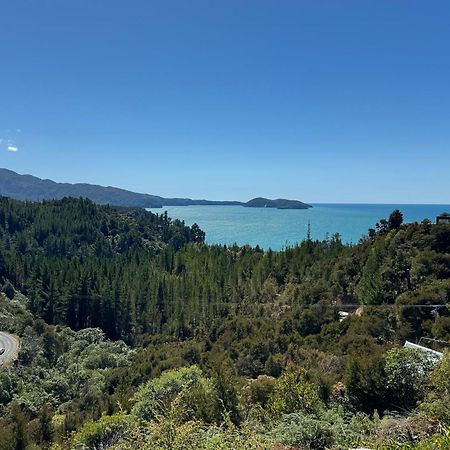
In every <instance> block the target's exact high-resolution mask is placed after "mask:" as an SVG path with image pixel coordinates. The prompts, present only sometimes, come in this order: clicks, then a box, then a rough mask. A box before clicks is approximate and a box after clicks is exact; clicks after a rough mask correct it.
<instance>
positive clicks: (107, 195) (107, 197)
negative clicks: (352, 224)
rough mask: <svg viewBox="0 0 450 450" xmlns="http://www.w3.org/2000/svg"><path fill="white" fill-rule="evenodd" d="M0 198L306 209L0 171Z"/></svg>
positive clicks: (281, 203)
mask: <svg viewBox="0 0 450 450" xmlns="http://www.w3.org/2000/svg"><path fill="white" fill-rule="evenodd" d="M0 195H3V196H5V197H10V198H14V199H16V200H28V201H34V202H38V201H42V200H58V199H61V198H64V197H74V198H79V197H84V198H88V199H90V200H92V201H93V202H95V203H98V204H100V205H104V204H109V205H112V206H129V207H141V208H162V207H163V206H189V205H228V206H231V205H233V206H237V205H242V206H253V207H270V208H280V209H281V208H297V209H298V208H304V207H309V205H305V204H303V203H302V202H298V201H296V200H283V199H278V200H268V199H261V200H264V202H260V201H258V202H255V200H260V199H254V200H251V201H250V202H248V203H243V202H238V201H216V200H193V199H190V198H164V197H160V196H158V195H149V194H139V193H136V192H131V191H127V190H125V189H120V188H116V187H111V186H106V187H105V186H99V185H94V184H87V183H75V184H70V183H56V182H55V181H52V180H42V179H41V178H37V177H34V176H32V175H20V174H18V173H16V172H13V171H12V170H8V169H2V168H0Z"/></svg>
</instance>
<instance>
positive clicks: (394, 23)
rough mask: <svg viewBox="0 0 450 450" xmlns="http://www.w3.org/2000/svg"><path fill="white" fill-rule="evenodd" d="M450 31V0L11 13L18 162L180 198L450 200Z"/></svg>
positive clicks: (6, 39)
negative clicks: (264, 197)
mask: <svg viewBox="0 0 450 450" xmlns="http://www.w3.org/2000/svg"><path fill="white" fill-rule="evenodd" d="M449 23H450V2H448V0H445V1H423V0H420V1H418V0H395V1H394V0H389V1H382V0H373V1H364V0H355V1H346V0H339V1H337V0H329V1H321V0H309V1H301V0H295V1H289V0H286V1H284V0H276V1H275V0H274V1H265V0H258V1H251V0H226V1H225V0H222V1H214V0H204V1H199V0H189V1H185V0H183V1H181V0H180V1H170V0H164V1H152V0H128V1H117V0H103V1H98V0H77V1H64V2H61V1H58V0H53V1H50V0H40V1H39V2H37V1H31V0H29V1H23V0H14V1H9V2H6V1H4V2H1V5H0V58H1V59H0V61H1V63H0V66H1V69H0V166H1V167H7V168H10V169H12V170H15V171H18V172H20V173H31V174H34V175H36V176H39V177H43V178H51V179H54V180H56V181H68V182H90V183H97V184H103V185H115V186H119V187H123V188H127V189H131V190H135V191H139V192H148V193H152V194H159V195H164V196H189V197H195V198H210V199H236V200H247V199H249V198H251V197H254V196H259V195H261V196H267V197H287V198H297V199H300V200H303V201H306V202H369V203H370V202H376V203H450V176H449V169H450V148H449V143H450V84H449V83H450V56H449V55H450V26H449ZM14 150H17V151H14Z"/></svg>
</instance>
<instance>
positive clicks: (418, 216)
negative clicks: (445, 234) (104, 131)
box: [150, 204, 450, 250]
mask: <svg viewBox="0 0 450 450" xmlns="http://www.w3.org/2000/svg"><path fill="white" fill-rule="evenodd" d="M396 208H398V209H399V210H400V211H401V212H402V213H403V215H404V221H405V222H421V221H422V220H423V219H424V218H428V219H430V220H431V221H433V222H434V221H435V219H436V216H437V215H439V214H440V213H442V212H443V211H450V205H381V204H372V205H369V204H313V208H310V209H291V210H279V209H272V208H244V207H242V206H167V207H164V208H162V209H161V208H159V209H150V211H152V212H154V213H158V214H161V213H163V212H164V211H167V213H168V215H169V216H170V217H172V218H173V219H180V220H184V221H185V223H186V224H187V225H192V224H193V223H197V224H198V225H199V226H200V228H201V229H202V230H204V231H205V233H206V241H207V242H208V243H210V244H227V245H231V244H234V243H237V244H238V245H245V244H250V245H252V246H256V245H259V246H260V247H261V248H264V249H268V248H272V249H273V250H281V249H282V248H283V247H286V246H292V245H295V244H297V243H299V242H301V241H303V240H304V239H305V238H306V237H307V233H308V226H309V227H310V230H311V237H312V239H319V240H321V239H325V238H327V237H329V236H331V235H333V234H334V233H339V234H340V235H341V238H342V240H343V242H346V243H357V242H358V241H359V239H360V238H361V237H362V236H364V235H367V231H368V229H369V228H375V223H376V222H378V221H379V220H380V219H382V218H386V219H387V218H388V217H389V214H390V213H391V212H392V211H393V210H394V209H396ZM308 224H309V225H308Z"/></svg>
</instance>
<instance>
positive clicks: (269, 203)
mask: <svg viewBox="0 0 450 450" xmlns="http://www.w3.org/2000/svg"><path fill="white" fill-rule="evenodd" d="M242 206H245V207H247V208H276V209H308V208H312V206H311V205H308V204H306V203H303V202H300V201H298V200H286V199H285V198H277V199H276V200H270V199H268V198H263V197H257V198H254V199H252V200H250V201H248V202H247V203H244V204H243V205H242Z"/></svg>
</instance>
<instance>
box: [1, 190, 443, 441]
mask: <svg viewBox="0 0 450 450" xmlns="http://www.w3.org/2000/svg"><path fill="white" fill-rule="evenodd" d="M204 240H205V235H204V233H203V231H202V230H201V229H200V228H199V227H198V226H197V225H193V226H192V227H188V226H186V225H185V224H184V223H183V222H181V221H179V220H172V219H171V218H170V217H168V216H167V213H164V214H153V213H150V212H147V211H145V210H142V209H136V208H116V207H112V206H101V205H96V204H95V203H93V202H92V201H90V200H87V199H73V198H64V199H62V200H57V201H42V202H40V203H32V202H22V201H17V200H12V199H9V198H5V197H0V285H1V294H0V331H2V332H5V333H10V334H11V335H14V336H17V338H18V339H19V340H20V351H19V355H18V359H17V360H16V361H15V363H14V364H12V365H4V366H1V367H0V449H2V450H11V449H15V450H18V449H28V450H32V449H51V450H66V449H92V450H94V449H97V450H98V449H113V450H134V449H144V450H145V449H152V450H153V449H156V450H158V449H161V450H163V449H164V450H165V449H192V450H194V449H196V450H197V449H205V450H206V449H244V450H245V449H255V450H256V449H268V450H269V449H270V450H288V449H289V450H292V449H316V450H319V449H349V448H353V447H363V446H364V447H368V448H371V449H375V448H376V449H386V450H387V449H405V450H406V449H416V450H419V449H423V450H425V449H448V448H450V447H449V446H450V432H449V425H450V355H449V353H448V350H447V346H448V345H447V344H446V342H447V343H448V342H449V341H450V311H449V306H448V305H449V303H450V225H449V224H447V223H439V224H432V223H431V222H430V221H429V220H424V221H423V222H422V223H412V224H403V223H402V214H401V213H400V211H394V212H393V213H392V214H391V216H390V217H389V218H386V219H383V220H380V222H379V223H378V224H376V226H374V228H373V229H372V230H370V232H369V233H368V235H367V236H366V237H364V238H362V239H361V241H360V242H359V243H358V244H356V245H344V244H343V243H342V242H341V239H340V237H339V235H334V236H332V237H331V238H329V239H326V240H323V241H313V240H311V239H307V240H305V241H304V242H302V243H301V244H300V245H298V246H295V247H290V248H286V249H285V250H284V251H280V252H273V251H271V250H267V251H263V250H261V249H260V248H259V247H255V248H252V247H250V246H237V245H234V246H220V245H206V244H205V243H204ZM421 338H425V339H422V341H421V343H422V344H423V343H427V345H429V346H431V347H433V348H434V349H435V350H437V351H439V352H440V354H441V353H442V354H443V357H442V359H441V358H430V357H429V356H428V354H427V353H426V352H421V351H417V350H413V349H409V348H404V347H403V346H404V343H405V341H411V342H419V340H420V339H421Z"/></svg>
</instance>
